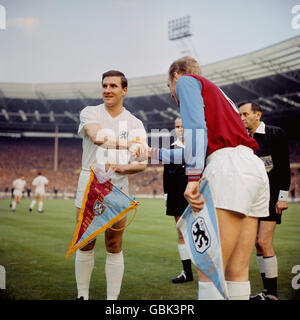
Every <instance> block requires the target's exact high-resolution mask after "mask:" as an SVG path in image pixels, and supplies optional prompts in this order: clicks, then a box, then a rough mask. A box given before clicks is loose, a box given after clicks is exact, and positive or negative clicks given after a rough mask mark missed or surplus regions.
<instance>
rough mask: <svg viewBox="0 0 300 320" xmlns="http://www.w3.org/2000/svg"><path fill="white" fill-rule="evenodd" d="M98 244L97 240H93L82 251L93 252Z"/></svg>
mask: <svg viewBox="0 0 300 320" xmlns="http://www.w3.org/2000/svg"><path fill="white" fill-rule="evenodd" d="M95 244H96V239H95V240H93V241H92V242H90V243H88V244H87V245H86V246H84V247H83V248H81V249H80V250H81V251H89V250H93V249H94V247H95Z"/></svg>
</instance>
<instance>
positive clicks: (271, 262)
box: [264, 256, 278, 278]
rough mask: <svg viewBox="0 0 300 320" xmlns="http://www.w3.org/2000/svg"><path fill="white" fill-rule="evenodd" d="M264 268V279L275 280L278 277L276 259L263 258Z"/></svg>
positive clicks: (274, 257)
mask: <svg viewBox="0 0 300 320" xmlns="http://www.w3.org/2000/svg"><path fill="white" fill-rule="evenodd" d="M264 268H265V275H266V278H277V277H278V264H277V257H276V256H273V257H269V258H264Z"/></svg>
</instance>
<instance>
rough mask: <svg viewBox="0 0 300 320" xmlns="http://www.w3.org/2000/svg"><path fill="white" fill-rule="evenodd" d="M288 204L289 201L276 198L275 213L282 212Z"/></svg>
mask: <svg viewBox="0 0 300 320" xmlns="http://www.w3.org/2000/svg"><path fill="white" fill-rule="evenodd" d="M288 206H289V203H288V202H287V201H282V200H278V201H277V203H276V206H275V209H276V213H277V214H282V211H283V210H286V209H287V208H288Z"/></svg>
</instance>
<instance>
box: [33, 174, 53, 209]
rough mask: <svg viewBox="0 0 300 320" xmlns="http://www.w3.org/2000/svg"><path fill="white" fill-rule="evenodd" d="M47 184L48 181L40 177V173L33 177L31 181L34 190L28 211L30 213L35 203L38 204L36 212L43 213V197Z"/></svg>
mask: <svg viewBox="0 0 300 320" xmlns="http://www.w3.org/2000/svg"><path fill="white" fill-rule="evenodd" d="M48 183H49V181H48V179H47V178H46V177H44V176H43V175H42V173H41V172H39V173H38V175H37V177H35V178H34V179H33V181H32V185H33V187H34V188H35V192H34V199H33V200H32V201H31V204H30V207H29V211H32V209H33V208H34V206H35V204H36V202H37V201H39V204H38V212H39V213H42V212H43V207H44V197H45V186H46V185H47V184H48Z"/></svg>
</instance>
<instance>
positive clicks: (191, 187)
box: [184, 181, 205, 212]
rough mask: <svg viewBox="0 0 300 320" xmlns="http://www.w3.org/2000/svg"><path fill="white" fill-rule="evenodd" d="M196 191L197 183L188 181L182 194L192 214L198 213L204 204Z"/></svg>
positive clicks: (197, 188)
mask: <svg viewBox="0 0 300 320" xmlns="http://www.w3.org/2000/svg"><path fill="white" fill-rule="evenodd" d="M198 190H199V181H190V182H188V184H187V186H186V189H185V192H184V197H185V198H186V200H187V201H188V203H189V205H190V206H191V208H192V210H193V211H194V212H199V211H200V210H202V209H203V207H204V202H205V201H204V199H203V198H202V195H201V193H199V191H198Z"/></svg>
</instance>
